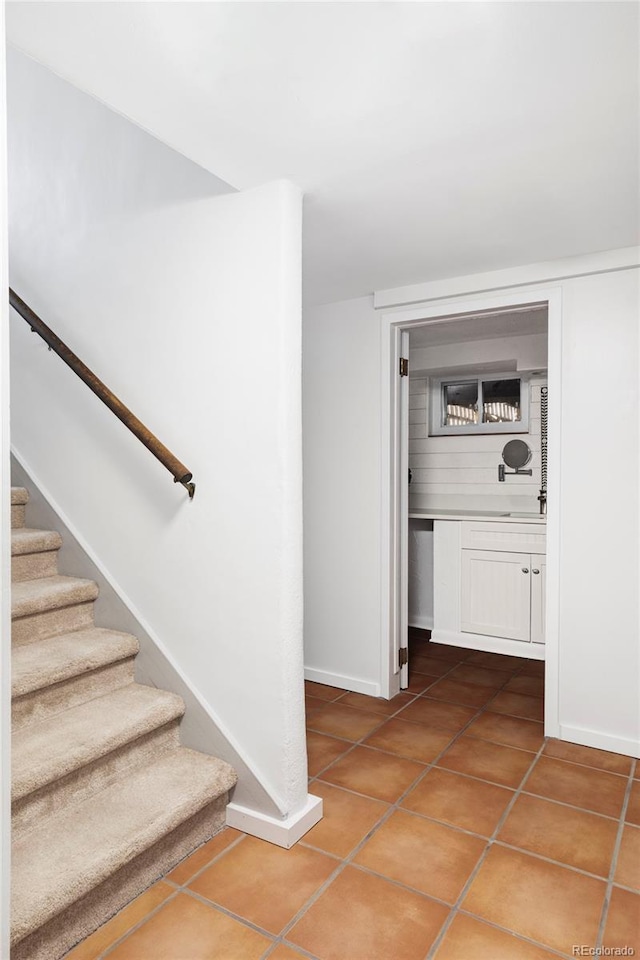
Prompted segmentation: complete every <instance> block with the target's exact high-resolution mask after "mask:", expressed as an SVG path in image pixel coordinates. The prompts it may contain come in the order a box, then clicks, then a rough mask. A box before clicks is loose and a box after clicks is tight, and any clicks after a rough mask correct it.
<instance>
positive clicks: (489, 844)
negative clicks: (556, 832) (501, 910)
mask: <svg viewBox="0 0 640 960" xmlns="http://www.w3.org/2000/svg"><path fill="white" fill-rule="evenodd" d="M546 742H547V738H546V737H545V739H544V742H543V743H542V745H541V747H540V749H539V750H538V752H537V753H536V755H535V757H534V758H533V760H532V761H531V764H530V766H529V769H528V770H527V772H526V773H525V774H524V775H523V777H522V780H521V781H520V786H519V787H518V789H517V790H516V791H515V793H514V795H513V796H512V797H511V799H510V801H509V803H508V804H507V806H506V809H505V810H504V812H503V814H502V816H501V817H500V819H499V820H498V823H497V825H496V827H495V829H494V831H493V833H492V834H491V836H490V837H489V839H488V841H487V845H486V847H485V849H484V852H483V853H482V855H481V856H480V858H479V860H478V862H477V863H476V865H475V867H474V868H473V870H472V871H471V873H470V874H469V877H468V878H467V882H466V883H465V885H464V887H463V888H462V890H461V891H460V895H459V896H458V899H457V900H456V902H455V903H454V905H453V907H452V909H451V913H450V914H449V916H448V917H447V919H446V920H445V922H444V924H443V926H442V928H441V930H440V931H439V933H438V935H437V937H436V939H435V940H434V942H433V943H432V945H431V948H430V950H429V951H428V953H427V954H426V956H425V960H432V958H433V957H435V954H436V952H437V950H439V948H440V945H441V943H442V941H443V940H444V938H445V936H446V934H447V931H448V929H449V928H450V926H451V924H452V923H453V921H454V919H455V917H456V915H457V913H458V911H459V909H460V907H461V905H462V903H463V901H464V899H465V898H466V896H467V893H468V892H469V890H470V888H471V885H472V884H473V882H474V881H475V879H476V877H477V876H478V873H479V872H480V869H481V867H482V865H483V863H484V862H485V860H486V858H487V855H488V853H489V851H490V850H491V848H492V846H493V845H494V842H495V840H496V838H497V836H498V834H499V832H500V830H502V827H503V826H504V823H505V821H506V819H507V817H508V816H509V814H510V813H511V811H512V810H513V807H514V806H515V803H516V800H517V799H518V797H519V796H520V794H521V793H522V789H523V787H524V785H525V783H526V782H527V780H528V779H529V777H530V776H531V774H532V772H533V770H534V768H535V766H536V764H537V763H538V761H539V759H540V757H541V756H542V751H543V750H544V748H545V746H546ZM510 932H513V931H510Z"/></svg>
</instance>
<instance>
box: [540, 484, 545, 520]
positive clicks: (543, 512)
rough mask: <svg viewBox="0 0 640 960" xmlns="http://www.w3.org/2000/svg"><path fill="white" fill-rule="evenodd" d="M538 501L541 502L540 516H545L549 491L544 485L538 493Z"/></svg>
mask: <svg viewBox="0 0 640 960" xmlns="http://www.w3.org/2000/svg"><path fill="white" fill-rule="evenodd" d="M538 501H539V503H540V516H541V517H544V516H545V515H546V513H547V491H546V489H545V488H544V487H541V488H540V493H539V494H538Z"/></svg>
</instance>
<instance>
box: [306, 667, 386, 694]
mask: <svg viewBox="0 0 640 960" xmlns="http://www.w3.org/2000/svg"><path fill="white" fill-rule="evenodd" d="M304 678H305V680H311V681H312V682H313V683H324V684H326V685H327V686H328V687H339V688H340V690H350V691H351V692H352V693H366V694H367V696H369V697H379V696H380V684H379V683H374V682H373V681H372V680H359V679H358V678H357V677H346V676H343V674H341V673H328V672H327V671H326V670H315V669H314V668H313V667H305V668H304Z"/></svg>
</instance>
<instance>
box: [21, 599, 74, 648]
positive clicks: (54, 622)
mask: <svg viewBox="0 0 640 960" xmlns="http://www.w3.org/2000/svg"><path fill="white" fill-rule="evenodd" d="M92 625H93V601H92V600H90V601H88V602H87V603H76V604H73V605H72V606H70V607H61V608H60V609H58V610H45V611H44V612H43V613H34V614H31V615H30V616H28V617H19V618H18V619H17V620H14V621H13V622H12V624H11V640H12V642H13V644H14V645H15V646H21V645H22V644H23V643H34V642H35V641H36V640H45V639H46V638H47V637H57V636H58V635H59V634H61V633H70V632H71V631H72V630H81V629H82V628H83V627H90V626H92Z"/></svg>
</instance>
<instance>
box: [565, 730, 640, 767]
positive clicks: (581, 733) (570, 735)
mask: <svg viewBox="0 0 640 960" xmlns="http://www.w3.org/2000/svg"><path fill="white" fill-rule="evenodd" d="M559 730H560V732H559V734H558V736H559V738H560V739H561V740H568V741H569V742H570V743H579V744H580V746H583V747H595V748H596V749H598V750H609V751H610V753H623V754H624V755H625V757H637V758H638V759H640V740H629V739H627V738H626V737H614V736H612V735H611V734H608V733H600V731H599V730H587V729H584V728H583V727H570V726H567V725H566V724H560V728H559Z"/></svg>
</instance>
